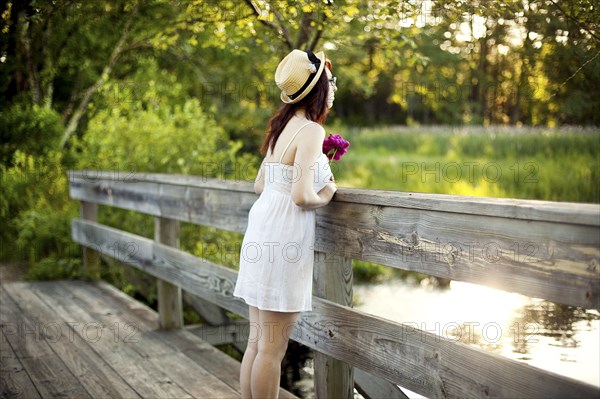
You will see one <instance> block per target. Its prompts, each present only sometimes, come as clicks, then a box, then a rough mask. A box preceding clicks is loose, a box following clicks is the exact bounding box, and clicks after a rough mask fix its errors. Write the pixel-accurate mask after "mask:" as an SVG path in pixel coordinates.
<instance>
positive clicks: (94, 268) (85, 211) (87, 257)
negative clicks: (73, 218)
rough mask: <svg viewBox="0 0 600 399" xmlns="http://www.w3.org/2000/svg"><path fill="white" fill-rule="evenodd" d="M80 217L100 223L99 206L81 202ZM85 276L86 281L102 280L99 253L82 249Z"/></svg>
mask: <svg viewBox="0 0 600 399" xmlns="http://www.w3.org/2000/svg"><path fill="white" fill-rule="evenodd" d="M79 215H80V216H81V218H82V219H85V220H91V221H92V222H97V221H98V204H96V203H95V202H88V201H79ZM82 257H83V274H84V277H85V278H86V279H90V280H100V254H99V253H98V251H96V250H94V249H91V248H88V247H82Z"/></svg>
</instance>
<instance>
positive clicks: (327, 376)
mask: <svg viewBox="0 0 600 399" xmlns="http://www.w3.org/2000/svg"><path fill="white" fill-rule="evenodd" d="M313 293H314V294H315V295H317V296H318V297H320V298H325V299H328V300H330V301H332V302H335V303H339V304H341V305H344V306H350V307H351V306H352V259H348V258H342V257H339V256H336V255H332V254H327V253H324V252H315V264H314V270H313ZM314 365H315V378H314V379H315V393H316V396H317V398H340V399H341V398H348V399H350V398H353V397H354V372H353V370H352V367H351V366H350V365H349V364H347V363H344V362H342V361H340V360H338V359H336V358H334V357H331V356H327V355H325V354H323V353H320V352H315V356H314Z"/></svg>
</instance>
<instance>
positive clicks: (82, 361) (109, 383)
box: [5, 282, 140, 398]
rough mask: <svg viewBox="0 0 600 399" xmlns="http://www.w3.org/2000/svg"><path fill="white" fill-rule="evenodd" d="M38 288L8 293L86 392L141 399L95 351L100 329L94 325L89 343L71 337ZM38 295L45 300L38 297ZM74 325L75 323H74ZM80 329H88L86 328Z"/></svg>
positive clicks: (28, 286)
mask: <svg viewBox="0 0 600 399" xmlns="http://www.w3.org/2000/svg"><path fill="white" fill-rule="evenodd" d="M47 284H52V283H51V282H50V283H47ZM34 286H35V285H32V284H29V283H25V284H18V283H17V284H8V285H6V286H5V289H6V290H7V292H8V293H9V295H10V296H11V298H12V299H13V300H14V302H15V303H18V304H19V307H20V308H21V309H22V311H23V314H25V315H27V317H30V318H32V319H33V320H35V323H36V324H37V325H38V326H39V327H40V329H41V330H42V331H44V332H45V335H46V336H45V338H46V340H47V342H48V344H49V346H50V347H51V348H52V350H53V351H54V353H55V354H56V357H57V358H58V359H60V360H62V362H63V363H64V364H65V366H66V367H67V368H68V369H69V371H70V372H71V374H73V375H74V376H75V377H76V378H77V379H78V381H79V382H80V383H81V385H82V386H83V387H84V388H85V390H86V391H87V392H88V393H89V394H90V395H91V396H92V397H93V398H106V397H128V398H139V397H140V396H139V395H138V394H137V393H136V392H135V390H133V389H132V388H131V387H130V386H129V385H128V384H127V383H126V381H125V380H123V378H121V376H119V375H118V374H117V373H115V371H114V370H113V369H112V368H111V366H110V365H109V364H108V363H106V362H105V361H104V359H102V357H100V356H99V355H98V354H97V353H96V352H95V351H94V345H93V340H94V339H95V338H94V336H95V333H96V332H97V330H96V325H93V326H92V325H90V326H91V327H92V328H89V329H88V330H87V331H88V332H89V335H86V337H87V339H82V337H81V336H80V335H78V334H72V333H70V331H71V330H69V328H68V326H67V324H65V323H62V322H61V321H62V318H61V317H60V315H58V314H57V313H55V310H54V308H52V307H50V306H48V304H47V303H46V302H45V301H44V300H43V297H44V296H43V294H41V293H40V292H39V291H37V290H34V289H33V287H34ZM38 293H39V294H40V295H41V297H40V296H39V295H37V294H38ZM70 321H71V322H74V320H73V319H71V320H70ZM75 323H76V322H75ZM75 327H76V328H77V327H78V326H75ZM79 327H80V328H84V327H83V326H82V325H79Z"/></svg>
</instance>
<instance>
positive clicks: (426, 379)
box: [299, 298, 600, 398]
mask: <svg viewBox="0 0 600 399" xmlns="http://www.w3.org/2000/svg"><path fill="white" fill-rule="evenodd" d="M314 303H315V307H314V309H313V312H310V313H307V314H305V315H304V316H303V317H302V319H301V321H300V323H299V324H300V328H301V331H302V332H303V333H305V334H307V335H309V336H310V334H311V333H312V335H313V337H314V334H318V336H317V337H315V338H314V341H308V343H307V344H308V345H311V344H312V343H313V342H318V343H317V344H316V345H312V346H315V347H316V349H317V350H319V351H322V352H324V353H332V354H334V356H336V357H337V358H338V359H340V360H343V361H345V362H348V363H350V364H353V365H354V366H355V367H358V368H361V369H362V370H364V371H367V372H368V373H370V374H373V375H376V376H379V377H382V378H385V379H386V380H388V381H389V382H392V383H394V384H398V385H402V386H404V387H406V388H408V389H410V390H412V391H414V392H417V393H420V394H422V395H425V396H427V397H432V398H474V397H495V398H564V397H595V396H597V395H598V393H599V392H600V391H599V388H598V387H595V386H592V385H590V384H587V383H584V382H581V381H577V380H574V379H572V378H568V377H564V376H560V375H557V374H555V373H551V372H547V371H544V370H540V369H538V368H535V367H532V366H529V365H527V364H523V363H520V362H517V361H514V360H512V359H507V358H505V357H502V356H499V355H496V354H493V353H488V352H484V351H482V350H479V349H477V348H473V347H470V346H467V345H465V344H462V343H458V342H452V341H450V340H447V339H445V338H443V337H439V336H436V335H434V334H431V333H428V332H426V331H421V330H418V329H415V328H414V327H412V326H409V325H405V324H402V323H396V322H392V321H389V320H386V319H382V318H379V317H376V316H373V315H369V314H366V313H364V312H361V311H358V310H355V309H351V308H347V307H343V306H341V305H338V304H335V303H332V302H329V301H327V300H325V299H321V298H317V300H316V301H315V302H314ZM322 327H324V328H322Z"/></svg>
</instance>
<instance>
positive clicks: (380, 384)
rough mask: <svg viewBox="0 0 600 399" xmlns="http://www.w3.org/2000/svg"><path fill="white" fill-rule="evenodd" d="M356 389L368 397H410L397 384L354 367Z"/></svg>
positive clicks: (399, 398) (400, 398)
mask: <svg viewBox="0 0 600 399" xmlns="http://www.w3.org/2000/svg"><path fill="white" fill-rule="evenodd" d="M354 385H355V386H356V390H357V391H358V392H359V393H360V394H361V395H362V396H364V397H365V398H367V399H377V398H386V399H408V396H406V395H405V394H404V392H402V390H401V389H400V388H399V387H398V385H396V384H392V383H391V382H389V381H387V380H384V379H382V378H379V377H377V376H374V375H372V374H369V373H367V372H366V371H363V370H361V369H359V368H357V367H355V368H354Z"/></svg>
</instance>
